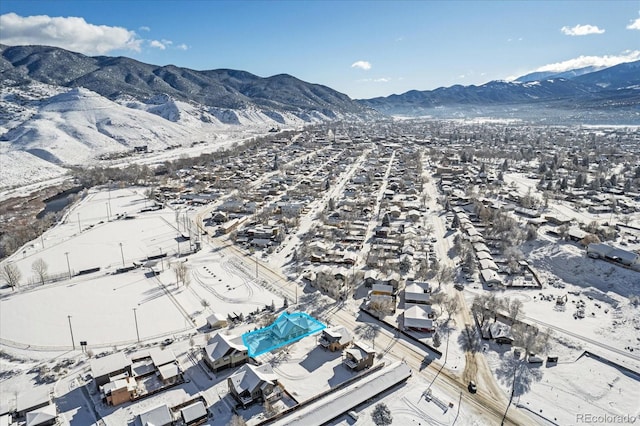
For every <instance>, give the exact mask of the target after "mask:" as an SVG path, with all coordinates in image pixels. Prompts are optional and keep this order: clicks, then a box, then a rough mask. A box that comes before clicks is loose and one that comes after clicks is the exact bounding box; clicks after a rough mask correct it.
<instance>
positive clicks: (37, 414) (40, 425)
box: [26, 404, 58, 426]
mask: <svg viewBox="0 0 640 426" xmlns="http://www.w3.org/2000/svg"><path fill="white" fill-rule="evenodd" d="M57 418H58V412H57V409H56V405H55V404H49V405H45V406H44V407H40V408H37V409H35V410H33V411H29V412H28V413H27V422H26V426H52V425H55V424H56V423H57Z"/></svg>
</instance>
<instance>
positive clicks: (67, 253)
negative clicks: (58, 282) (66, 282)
mask: <svg viewBox="0 0 640 426" xmlns="http://www.w3.org/2000/svg"><path fill="white" fill-rule="evenodd" d="M64 255H65V256H67V269H68V270H69V279H71V266H70V265H69V252H68V251H65V252H64Z"/></svg>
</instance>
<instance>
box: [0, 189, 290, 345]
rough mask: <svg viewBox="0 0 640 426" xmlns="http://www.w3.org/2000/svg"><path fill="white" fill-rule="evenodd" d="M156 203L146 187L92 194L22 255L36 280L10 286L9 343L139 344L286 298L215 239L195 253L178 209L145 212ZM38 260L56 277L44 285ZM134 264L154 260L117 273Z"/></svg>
mask: <svg viewBox="0 0 640 426" xmlns="http://www.w3.org/2000/svg"><path fill="white" fill-rule="evenodd" d="M150 205H151V203H150V202H149V201H148V200H146V199H145V197H144V196H143V195H142V190H136V189H121V190H114V191H107V190H103V191H100V192H93V191H92V192H90V193H89V194H88V195H87V196H86V197H85V198H84V199H83V200H82V201H80V202H79V203H78V204H77V205H76V206H74V208H73V209H72V210H70V211H69V213H68V214H67V216H66V218H65V220H64V221H63V222H62V223H60V224H59V225H57V226H56V227H54V228H53V229H51V230H49V231H48V232H47V233H45V234H44V235H43V236H42V238H40V239H38V240H36V241H33V242H32V243H31V244H28V245H27V246H25V248H24V250H22V251H20V252H18V253H16V254H15V255H14V256H13V258H12V259H11V261H13V262H14V264H15V265H16V266H17V267H18V268H19V269H20V271H21V273H22V276H23V277H25V279H24V281H29V282H30V284H29V285H28V289H21V291H15V292H13V291H11V289H9V288H4V289H2V293H1V295H2V298H1V299H0V335H1V336H2V340H3V341H4V343H6V344H7V345H9V346H14V347H18V348H24V347H27V346H32V347H40V349H51V350H56V349H70V348H71V345H72V344H75V345H76V346H77V345H78V344H79V342H80V341H87V342H88V346H89V347H90V348H91V347H109V346H114V345H123V344H130V343H135V342H136V341H137V334H136V332H137V333H138V335H139V337H140V339H141V340H146V339H149V338H159V337H161V336H163V335H170V334H174V333H177V332H180V331H185V330H189V329H194V328H195V327H201V326H204V325H205V324H206V318H207V316H209V315H211V314H212V313H213V312H217V313H221V314H223V315H225V316H226V315H227V314H230V313H235V314H240V313H242V314H244V315H248V314H249V313H251V312H253V311H255V310H256V309H262V308H264V306H265V305H271V303H274V304H275V305H278V306H281V305H282V298H281V297H280V296H278V295H275V294H272V293H271V292H270V291H268V290H266V289H265V287H263V286H262V285H261V283H258V282H256V281H255V277H254V276H253V275H252V272H250V271H248V270H246V269H245V268H244V267H243V266H242V265H241V264H240V262H239V260H238V259H237V258H234V257H233V256H227V257H223V255H221V254H219V253H217V252H216V250H214V249H212V248H210V247H208V246H205V247H204V248H203V249H202V250H201V251H200V252H198V253H195V254H192V255H186V253H187V252H188V250H190V245H191V243H194V242H193V241H188V240H185V239H184V238H183V237H182V236H181V232H180V231H179V230H178V224H177V223H176V217H177V216H176V214H175V212H174V211H172V210H170V209H164V210H158V211H154V212H145V213H140V210H141V209H143V208H145V207H148V206H150ZM125 217H129V218H128V219H126V218H125ZM116 218H118V219H116ZM194 244H195V243H194ZM43 246H44V247H43ZM163 254H164V255H166V257H165V258H162V259H156V260H154V261H152V262H147V261H146V259H147V257H152V256H159V255H163ZM178 254H180V256H178ZM37 259H42V260H43V261H44V262H45V263H46V264H47V266H48V275H49V276H50V277H57V278H58V280H57V281H55V282H53V283H46V284H45V285H42V284H41V283H40V282H39V280H38V277H37V276H36V275H34V272H33V271H32V265H33V262H34V261H35V260H37ZM67 260H68V263H67ZM134 262H135V263H136V264H138V265H142V264H144V265H146V266H140V267H138V268H135V269H133V270H131V271H127V272H122V273H117V272H118V269H119V268H123V267H127V268H128V267H132V266H133V265H134ZM176 262H185V265H186V266H187V268H188V270H189V271H190V272H191V273H192V277H193V279H192V280H191V282H190V283H189V284H188V285H184V284H183V283H180V285H178V284H177V282H176V275H175V274H174V271H173V269H172V264H174V263H176ZM96 268H99V270H97V271H94V272H91V273H86V274H80V275H79V272H81V271H87V270H90V269H96ZM69 272H71V275H72V278H71V279H69ZM154 272H155V273H154ZM27 277H28V278H27ZM49 301H55V303H48V302H49ZM136 322H137V327H136ZM71 333H73V338H74V341H73V342H72V340H71Z"/></svg>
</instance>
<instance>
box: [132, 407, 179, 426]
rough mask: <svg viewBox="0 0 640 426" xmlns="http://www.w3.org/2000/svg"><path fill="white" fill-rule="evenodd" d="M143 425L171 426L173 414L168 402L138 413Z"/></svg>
mask: <svg viewBox="0 0 640 426" xmlns="http://www.w3.org/2000/svg"><path fill="white" fill-rule="evenodd" d="M138 419H139V421H140V425H141V426H170V425H173V423H174V421H173V416H172V415H171V411H169V407H167V405H166V404H162V405H159V406H157V407H154V408H152V409H151V410H148V411H145V412H143V413H140V414H139V415H138Z"/></svg>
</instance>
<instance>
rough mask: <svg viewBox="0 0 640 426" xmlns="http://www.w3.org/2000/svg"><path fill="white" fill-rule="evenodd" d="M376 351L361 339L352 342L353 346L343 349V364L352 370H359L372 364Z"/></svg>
mask: <svg viewBox="0 0 640 426" xmlns="http://www.w3.org/2000/svg"><path fill="white" fill-rule="evenodd" d="M375 355H376V351H375V350H373V349H372V348H370V347H369V346H367V345H365V344H364V343H362V342H361V341H355V342H353V346H352V347H350V348H348V349H345V350H344V360H343V362H344V364H345V365H346V366H347V367H349V368H350V369H352V370H355V371H361V370H364V369H365V368H369V367H371V366H372V365H373V359H374V357H375Z"/></svg>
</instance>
